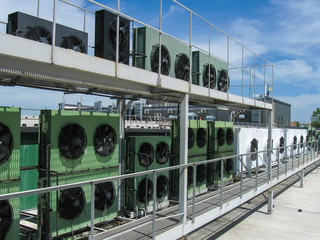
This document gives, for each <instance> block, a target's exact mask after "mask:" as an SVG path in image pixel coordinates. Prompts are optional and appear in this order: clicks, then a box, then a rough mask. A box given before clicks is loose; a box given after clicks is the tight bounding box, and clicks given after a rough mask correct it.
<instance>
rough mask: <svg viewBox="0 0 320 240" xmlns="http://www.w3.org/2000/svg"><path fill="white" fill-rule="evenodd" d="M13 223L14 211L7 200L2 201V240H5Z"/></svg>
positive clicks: (0, 220)
mask: <svg viewBox="0 0 320 240" xmlns="http://www.w3.org/2000/svg"><path fill="white" fill-rule="evenodd" d="M12 223H13V210H12V207H11V204H10V203H9V201H7V200H1V201H0V239H1V240H3V239H5V237H6V235H7V233H8V232H9V230H10V228H11V226H12Z"/></svg>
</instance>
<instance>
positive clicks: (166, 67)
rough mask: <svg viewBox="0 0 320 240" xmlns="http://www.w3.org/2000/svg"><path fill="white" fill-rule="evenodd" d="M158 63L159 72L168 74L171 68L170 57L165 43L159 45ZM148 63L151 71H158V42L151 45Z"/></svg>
mask: <svg viewBox="0 0 320 240" xmlns="http://www.w3.org/2000/svg"><path fill="white" fill-rule="evenodd" d="M160 63H161V64H160V69H161V74H163V75H166V76H168V75H169V73H170V69H171V57H170V53H169V50H168V48H167V47H166V46H165V45H161V59H160ZM150 65H151V70H152V72H159V44H156V45H155V46H153V47H152V52H151V57H150Z"/></svg>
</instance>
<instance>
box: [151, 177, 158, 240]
mask: <svg viewBox="0 0 320 240" xmlns="http://www.w3.org/2000/svg"><path fill="white" fill-rule="evenodd" d="M156 211H157V172H156V171H153V213H152V239H153V240H154V239H156Z"/></svg>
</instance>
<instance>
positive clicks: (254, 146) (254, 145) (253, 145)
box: [250, 138, 258, 161]
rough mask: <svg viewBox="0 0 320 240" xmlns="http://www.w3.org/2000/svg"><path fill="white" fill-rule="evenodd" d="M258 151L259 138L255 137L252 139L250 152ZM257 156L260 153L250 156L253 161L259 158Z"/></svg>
mask: <svg viewBox="0 0 320 240" xmlns="http://www.w3.org/2000/svg"><path fill="white" fill-rule="evenodd" d="M257 151H258V140H257V139H255V138H254V139H253V140H252V141H251V146H250V152H257ZM257 157H258V153H253V154H251V156H250V158H251V160H252V161H255V160H257Z"/></svg>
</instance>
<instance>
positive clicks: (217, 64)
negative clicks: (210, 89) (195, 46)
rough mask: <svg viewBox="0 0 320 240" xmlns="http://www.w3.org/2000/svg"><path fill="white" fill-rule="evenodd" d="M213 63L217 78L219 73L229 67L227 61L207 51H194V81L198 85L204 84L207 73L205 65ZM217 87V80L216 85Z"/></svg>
mask: <svg viewBox="0 0 320 240" xmlns="http://www.w3.org/2000/svg"><path fill="white" fill-rule="evenodd" d="M209 61H210V64H212V65H213V66H214V68H215V70H216V79H218V76H219V73H220V71H221V70H226V71H227V69H228V65H227V63H226V62H224V61H221V60H219V59H217V58H215V57H212V56H210V57H209V55H208V54H206V53H203V52H201V51H194V52H192V73H193V74H192V83H193V84H196V85H200V86H203V75H204V74H205V73H204V71H205V66H206V65H207V64H209ZM214 89H217V82H216V85H215V87H214Z"/></svg>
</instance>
